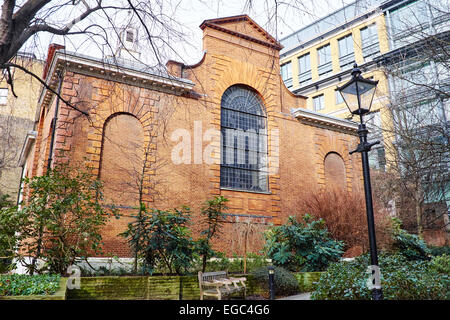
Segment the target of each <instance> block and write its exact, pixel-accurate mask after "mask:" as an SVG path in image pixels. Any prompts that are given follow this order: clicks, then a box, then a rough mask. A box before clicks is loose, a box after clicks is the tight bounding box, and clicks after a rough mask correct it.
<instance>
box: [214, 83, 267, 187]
mask: <svg viewBox="0 0 450 320" xmlns="http://www.w3.org/2000/svg"><path fill="white" fill-rule="evenodd" d="M221 134H222V141H221V143H222V156H221V166H220V186H221V187H224V188H232V189H239V190H246V191H247V190H248V191H259V192H264V191H267V190H268V186H267V182H268V181H267V179H268V168H267V130H266V115H265V113H264V110H263V103H262V100H261V98H260V97H259V96H258V94H257V93H256V92H255V91H254V90H252V89H250V88H249V87H246V86H243V85H235V86H232V87H230V88H228V89H227V90H226V91H225V93H224V94H223V96H222V101H221Z"/></svg>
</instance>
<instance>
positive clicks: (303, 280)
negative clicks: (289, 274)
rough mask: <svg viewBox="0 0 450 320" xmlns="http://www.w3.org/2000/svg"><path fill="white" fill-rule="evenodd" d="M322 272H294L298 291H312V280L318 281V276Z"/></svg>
mask: <svg viewBox="0 0 450 320" xmlns="http://www.w3.org/2000/svg"><path fill="white" fill-rule="evenodd" d="M322 274H323V272H298V273H294V276H295V277H296V278H297V281H298V285H299V287H300V292H311V291H314V288H315V286H314V282H317V281H319V279H320V276H321V275H322Z"/></svg>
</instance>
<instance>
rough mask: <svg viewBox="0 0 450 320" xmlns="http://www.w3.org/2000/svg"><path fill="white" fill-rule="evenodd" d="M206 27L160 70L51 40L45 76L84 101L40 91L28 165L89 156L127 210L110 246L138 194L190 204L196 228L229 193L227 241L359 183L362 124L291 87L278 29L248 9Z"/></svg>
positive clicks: (116, 245)
mask: <svg viewBox="0 0 450 320" xmlns="http://www.w3.org/2000/svg"><path fill="white" fill-rule="evenodd" d="M200 28H201V29H202V30H203V50H204V55H203V58H202V59H201V61H199V62H198V63H197V64H195V65H185V64H183V63H179V62H176V61H168V62H167V64H166V70H167V71H166V72H164V73H161V72H156V71H152V70H150V69H148V68H146V67H145V65H141V64H138V63H136V62H132V61H129V60H127V59H126V58H123V57H116V59H112V58H111V59H110V60H108V59H106V60H105V59H98V58H95V57H89V56H85V55H81V54H77V53H71V52H68V51H65V50H64V48H62V47H60V46H57V45H52V46H50V48H49V55H48V58H47V62H46V67H45V70H44V77H45V80H46V82H47V84H48V85H50V86H51V87H52V88H53V90H54V91H55V92H58V91H59V92H60V93H61V95H62V97H63V98H64V99H66V100H67V101H68V102H70V103H71V104H72V105H73V106H76V107H77V108H78V109H79V110H80V111H82V112H79V111H77V110H75V109H73V108H71V107H69V106H67V105H66V104H64V103H63V102H62V101H61V100H59V99H56V98H55V94H54V93H53V92H52V91H51V90H47V89H44V90H43V91H42V94H41V97H40V99H39V105H38V111H37V112H38V113H37V115H36V127H35V132H34V133H30V134H29V135H28V137H27V141H26V144H25V146H24V152H23V154H22V157H23V159H24V161H23V162H24V163H25V165H24V176H28V177H31V176H35V175H42V174H43V173H44V172H45V171H46V168H47V165H48V162H49V161H51V164H50V165H54V163H56V162H57V161H62V160H68V161H69V162H70V163H71V164H74V165H80V166H88V167H91V168H93V172H94V174H95V175H98V177H100V178H101V179H102V180H103V181H104V185H105V190H104V193H105V201H106V203H107V204H108V203H114V204H115V205H117V206H118V207H119V208H121V210H122V211H123V212H124V217H122V218H121V219H118V220H115V219H113V220H111V222H110V223H109V224H108V225H107V226H106V227H105V228H104V230H103V240H104V243H105V245H104V251H105V255H109V256H111V255H116V256H119V257H128V256H130V252H129V248H128V245H127V244H126V242H125V241H124V239H123V238H120V237H119V236H118V234H119V233H120V232H122V231H124V229H125V227H126V225H127V223H128V222H130V218H127V217H126V215H127V212H128V213H129V212H133V210H134V209H133V208H135V207H136V206H137V205H138V203H139V201H140V200H142V201H144V202H145V203H146V204H147V205H148V207H156V208H160V209H165V208H174V207H177V206H180V205H183V204H186V205H190V206H191V207H192V208H193V221H194V226H193V229H194V230H195V228H196V224H195V221H197V220H196V219H198V217H199V214H200V213H199V210H198V208H199V206H200V205H201V204H202V203H203V202H204V201H205V200H207V199H211V198H213V197H214V196H217V195H223V196H225V197H226V198H228V199H229V200H230V201H229V204H228V206H229V210H228V212H227V213H228V216H227V217H228V218H227V219H228V221H229V222H230V223H229V224H227V226H226V228H225V230H224V233H223V236H222V239H220V241H219V242H218V243H217V244H216V245H217V247H218V248H219V249H220V248H221V249H223V250H224V251H226V249H227V250H228V251H231V249H230V248H231V243H232V241H233V237H234V236H235V235H233V232H232V230H233V229H232V225H233V223H236V222H239V221H251V222H254V223H256V224H266V225H267V224H274V225H277V224H281V223H284V222H285V221H286V219H287V217H288V216H289V215H295V214H303V213H302V212H298V208H299V203H300V201H301V199H302V198H303V197H305V196H307V195H308V194H310V193H311V192H317V191H318V190H320V189H321V188H324V187H326V186H327V185H334V186H338V187H340V188H342V189H343V190H347V191H352V190H355V189H359V188H360V187H361V182H362V174H361V162H360V158H359V155H353V156H350V155H349V151H350V150H353V149H354V148H355V146H356V145H357V142H358V141H357V134H356V130H357V125H356V124H355V123H353V122H350V121H346V120H342V119H337V118H334V117H330V116H326V115H323V114H318V113H315V112H313V111H310V110H307V109H306V98H305V97H303V96H296V95H294V94H292V93H291V92H290V91H289V90H288V89H287V88H286V87H285V85H284V83H283V81H282V79H281V78H280V67H279V51H280V49H281V48H282V46H281V45H280V43H279V42H277V41H276V39H275V38H273V37H272V36H271V35H269V34H268V33H267V32H266V31H265V30H263V29H262V28H261V27H260V26H258V25H257V24H256V23H255V22H254V21H253V20H252V19H250V18H249V17H248V16H247V15H240V16H233V17H227V18H219V19H211V20H206V21H204V22H203V23H202V24H201V25H200ZM58 100H59V101H58ZM83 113H85V114H87V115H85V114H83ZM54 118H56V126H55V131H54V132H53V130H52V125H51V123H52V120H53V119H54ZM53 134H54V143H53V145H52V144H51V140H52V139H51V137H52V135H53ZM134 212H135V210H134ZM229 253H230V252H229Z"/></svg>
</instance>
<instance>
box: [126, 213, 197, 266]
mask: <svg viewBox="0 0 450 320" xmlns="http://www.w3.org/2000/svg"><path fill="white" fill-rule="evenodd" d="M190 220H191V210H190V209H189V208H188V207H185V206H183V207H181V208H179V209H178V208H174V209H173V210H167V211H164V210H158V209H152V211H151V212H147V210H146V209H145V206H144V207H143V209H142V210H141V211H140V212H139V215H138V216H135V221H133V222H131V223H129V224H128V229H127V230H126V231H125V232H123V233H121V234H120V236H122V237H124V238H126V239H127V240H128V242H129V243H130V245H131V247H132V248H133V250H135V252H136V253H137V255H138V257H142V258H143V269H144V270H143V273H150V274H152V273H154V272H155V270H157V269H159V270H161V271H162V272H163V273H167V272H168V273H174V272H175V273H176V274H178V275H181V274H185V273H186V272H187V270H188V269H189V268H190V267H191V265H192V263H193V260H194V257H195V254H194V249H195V242H194V240H192V237H191V235H190V230H189V228H188V224H189V222H190Z"/></svg>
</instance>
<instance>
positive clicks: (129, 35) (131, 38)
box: [126, 30, 134, 42]
mask: <svg viewBox="0 0 450 320" xmlns="http://www.w3.org/2000/svg"><path fill="white" fill-rule="evenodd" d="M126 41H128V42H134V33H133V31H131V30H127V31H126Z"/></svg>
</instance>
